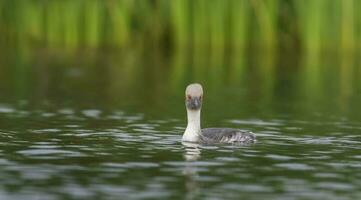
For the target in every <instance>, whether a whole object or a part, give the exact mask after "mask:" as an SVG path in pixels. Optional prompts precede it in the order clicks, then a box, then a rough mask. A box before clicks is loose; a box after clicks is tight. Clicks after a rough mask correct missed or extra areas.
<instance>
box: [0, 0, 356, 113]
mask: <svg viewBox="0 0 361 200" xmlns="http://www.w3.org/2000/svg"><path fill="white" fill-rule="evenodd" d="M360 6H361V1H358V0H0V35H1V37H0V65H1V67H0V89H1V90H2V91H3V95H2V97H1V98H2V99H7V97H9V98H8V99H12V98H13V97H16V98H20V99H23V98H25V99H29V98H34V96H35V97H38V98H36V99H39V98H43V97H45V98H48V99H51V98H52V97H59V96H60V97H61V98H60V99H61V100H59V101H62V100H63V99H73V100H74V99H76V97H77V95H78V96H79V99H88V100H89V99H92V100H94V99H97V98H98V99H99V100H101V101H103V100H104V99H108V100H110V101H111V102H119V101H120V100H121V99H122V98H123V96H124V94H127V99H132V95H133V94H134V93H136V92H137V91H140V92H139V93H142V95H143V96H142V97H143V98H142V99H146V100H145V101H148V100H152V99H153V100H154V102H159V98H160V97H161V96H166V95H169V94H168V92H167V91H170V90H172V91H183V89H184V86H185V85H186V84H187V83H189V82H191V81H197V82H202V83H203V84H205V85H206V86H208V88H212V89H213V90H214V91H217V90H218V91H219V90H220V89H221V88H224V87H223V86H225V85H227V86H229V87H231V86H232V87H234V88H239V87H238V86H242V88H243V87H244V88H246V90H247V91H250V92H249V93H247V95H248V96H250V97H253V98H255V99H259V100H261V99H262V101H266V102H267V99H268V100H275V99H276V98H279V97H280V96H287V95H288V96H290V98H306V99H307V98H309V99H313V100H315V99H321V98H322V99H332V100H335V99H336V101H337V102H338V103H339V104H340V105H343V106H341V107H342V109H344V108H345V107H346V108H348V109H352V106H350V105H349V101H350V100H351V99H353V98H355V96H354V95H355V94H358V93H359V92H358V91H360V88H361V85H360V81H359V80H360V77H361V68H360V67H359V66H360V55H361V51H360V47H361V12H358V11H359V10H360V9H359V8H361V7H360ZM144 89H145V91H144ZM281 93H282V94H281ZM122 95H123V96H122ZM144 95H147V96H146V97H144ZM325 95H326V96H325ZM55 99H56V98H55ZM58 99H59V98H58ZM139 99H140V98H139V96H137V95H135V96H134V97H133V100H134V101H137V100H138V101H139ZM0 100H1V99H0ZM145 104H146V102H145ZM358 107H359V106H358Z"/></svg>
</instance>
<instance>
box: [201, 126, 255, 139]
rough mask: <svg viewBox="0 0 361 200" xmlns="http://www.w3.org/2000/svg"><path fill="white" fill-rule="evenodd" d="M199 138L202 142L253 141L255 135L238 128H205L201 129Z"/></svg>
mask: <svg viewBox="0 0 361 200" xmlns="http://www.w3.org/2000/svg"><path fill="white" fill-rule="evenodd" d="M200 140H201V141H202V142H204V143H253V142H255V141H256V136H255V135H254V134H253V133H251V132H248V131H243V130H240V129H233V128H205V129H202V133H201V137H200Z"/></svg>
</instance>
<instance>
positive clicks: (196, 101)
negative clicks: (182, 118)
mask: <svg viewBox="0 0 361 200" xmlns="http://www.w3.org/2000/svg"><path fill="white" fill-rule="evenodd" d="M201 106H202V101H201V99H200V98H199V97H192V98H191V99H189V100H187V108H189V109H191V110H198V109H200V108H201Z"/></svg>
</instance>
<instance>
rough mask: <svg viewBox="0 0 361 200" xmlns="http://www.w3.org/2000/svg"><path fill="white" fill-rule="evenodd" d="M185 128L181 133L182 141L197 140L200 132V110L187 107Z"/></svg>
mask: <svg viewBox="0 0 361 200" xmlns="http://www.w3.org/2000/svg"><path fill="white" fill-rule="evenodd" d="M187 119H188V124H187V128H186V130H185V132H184V134H183V138H182V140H183V141H188V142H197V141H198V139H199V134H200V133H201V110H200V109H199V110H189V109H187Z"/></svg>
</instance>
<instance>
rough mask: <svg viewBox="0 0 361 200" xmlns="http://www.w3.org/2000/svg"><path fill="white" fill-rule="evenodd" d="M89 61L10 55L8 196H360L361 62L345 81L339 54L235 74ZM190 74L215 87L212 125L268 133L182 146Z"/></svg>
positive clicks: (0, 136) (3, 126)
mask: <svg viewBox="0 0 361 200" xmlns="http://www.w3.org/2000/svg"><path fill="white" fill-rule="evenodd" d="M87 59H90V61H91V62H90V61H87V60H86V59H85V60H80V61H77V62H73V61H71V60H70V61H69V60H67V61H66V62H65V61H61V60H57V59H49V61H47V62H45V63H41V62H39V60H37V59H32V60H30V61H26V62H25V61H24V62H22V63H17V62H14V61H12V60H11V59H9V60H8V61H7V62H4V64H3V68H2V72H4V73H5V72H6V73H7V74H8V76H5V75H2V77H3V79H1V80H0V86H1V87H0V88H4V90H3V94H2V96H1V97H0V122H1V123H0V145H1V148H0V177H1V179H0V199H171V198H172V199H173V198H174V199H359V198H361V192H360V191H361V173H360V168H361V155H360V152H361V135H360V133H361V123H360V117H359V116H360V115H359V111H360V108H361V103H360V102H361V92H360V91H361V90H360V81H358V80H359V79H357V78H356V77H357V76H356V75H354V73H353V71H351V72H344V73H346V75H345V76H346V77H349V79H347V81H346V82H345V81H343V80H344V79H343V78H342V76H338V72H339V71H338V64H337V63H336V64H334V65H332V66H330V67H329V66H328V65H326V64H320V65H321V67H320V69H319V70H320V72H322V73H319V74H322V76H321V75H319V76H313V77H310V76H308V75H309V74H307V70H306V69H307V67H303V68H294V69H291V70H282V69H283V68H282V66H276V67H275V69H274V71H272V72H273V73H272V74H273V75H272V76H270V75H269V74H267V73H264V74H262V73H260V72H257V70H256V69H258V68H257V66H258V64H257V63H250V64H249V65H246V67H244V70H243V71H242V75H240V76H239V77H238V76H237V77H233V78H231V77H232V76H231V75H232V73H229V72H227V71H224V70H219V69H217V68H211V69H212V70H204V71H202V69H199V70H198V71H197V70H195V71H194V70H190V71H187V70H186V71H185V72H182V73H181V72H178V71H176V69H177V65H176V64H175V65H173V64H174V62H173V61H172V60H160V61H159V60H158V61H154V60H153V59H150V60H151V61H149V60H145V61H144V62H140V63H136V64H134V63H133V64H124V63H123V62H120V61H119V62H118V60H117V58H103V57H101V59H99V58H96V59H95V58H87ZM17 61H18V60H17ZM158 64H159V65H158ZM29 66H31V67H29ZM139 66H140V67H139ZM222 66H223V67H224V68H225V69H228V68H229V66H228V65H227V63H225V64H222ZM132 67H134V68H132ZM193 69H198V68H193ZM19 70H20V72H19ZM255 70H256V71H255ZM175 71H176V72H175ZM206 71H207V72H206ZM199 72H200V73H199ZM4 73H3V74H4ZM197 73H198V75H197ZM222 74H223V75H222ZM227 74H228V75H227ZM221 75H222V76H221ZM227 77H230V78H229V79H228V78H227ZM307 77H308V78H307ZM350 77H354V78H350ZM330 80H331V81H330ZM191 81H199V82H202V83H203V85H204V89H205V100H204V105H203V111H202V119H203V121H202V125H203V127H212V126H221V127H233V128H242V129H246V130H250V131H253V132H254V133H256V135H257V138H258V141H257V142H256V143H255V144H252V145H197V144H189V143H181V142H180V140H181V136H182V133H183V131H184V128H185V126H186V123H185V109H184V102H183V100H184V99H183V98H184V97H183V94H184V87H185V86H186V85H187V83H189V82H191Z"/></svg>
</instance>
